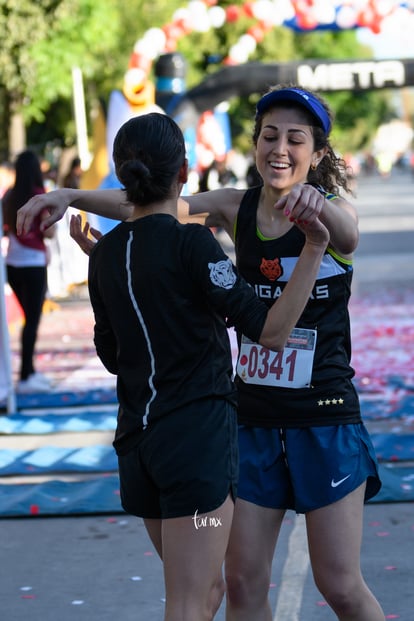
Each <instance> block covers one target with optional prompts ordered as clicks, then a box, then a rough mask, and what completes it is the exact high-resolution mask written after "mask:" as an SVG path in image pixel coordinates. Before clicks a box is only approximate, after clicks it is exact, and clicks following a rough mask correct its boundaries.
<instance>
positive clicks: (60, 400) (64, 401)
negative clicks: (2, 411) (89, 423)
mask: <svg viewBox="0 0 414 621" xmlns="http://www.w3.org/2000/svg"><path fill="white" fill-rule="evenodd" d="M117 402H118V401H117V397H116V389H115V388H105V389H96V388H95V389H92V390H86V389H85V390H77V391H70V390H68V391H63V392H49V393H37V394H31V395H16V407H17V409H18V410H26V409H31V408H56V407H69V406H75V405H76V406H88V405H94V404H104V403H117Z"/></svg>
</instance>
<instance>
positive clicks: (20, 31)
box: [0, 0, 119, 155]
mask: <svg viewBox="0 0 414 621" xmlns="http://www.w3.org/2000/svg"><path fill="white" fill-rule="evenodd" d="M0 7H1V9H0V38H1V41H2V45H1V48H0V92H1V95H2V114H3V118H5V120H6V121H7V120H8V122H6V123H5V125H3V135H2V136H1V146H2V149H3V150H4V151H9V152H10V154H11V155H14V154H16V153H17V152H18V151H20V150H21V149H22V148H24V147H25V143H26V126H27V125H28V124H29V123H30V122H31V121H33V120H35V121H38V122H42V121H43V120H44V119H45V116H46V114H47V111H48V109H49V108H50V107H51V106H52V105H53V104H54V103H55V102H56V101H58V100H59V98H64V99H67V100H70V98H71V95H72V67H73V66H77V65H78V64H79V63H80V59H81V60H82V71H83V72H84V75H85V76H86V78H91V77H93V76H94V74H95V73H96V72H97V71H98V70H99V71H101V72H103V73H105V70H106V69H105V67H107V66H108V65H110V64H111V57H112V56H113V50H114V48H115V47H116V43H117V41H118V33H119V21H118V13H117V11H116V10H114V9H113V8H112V3H109V2H108V3H102V2H95V0H36V2H32V0H0ZM106 61H107V62H106Z"/></svg>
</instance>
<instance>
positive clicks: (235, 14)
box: [226, 4, 240, 22]
mask: <svg viewBox="0 0 414 621" xmlns="http://www.w3.org/2000/svg"><path fill="white" fill-rule="evenodd" d="M239 16H240V7H239V6H236V5H235V4H230V5H229V6H228V7H227V8H226V20H227V21H228V22H236V21H237V20H238V19H239Z"/></svg>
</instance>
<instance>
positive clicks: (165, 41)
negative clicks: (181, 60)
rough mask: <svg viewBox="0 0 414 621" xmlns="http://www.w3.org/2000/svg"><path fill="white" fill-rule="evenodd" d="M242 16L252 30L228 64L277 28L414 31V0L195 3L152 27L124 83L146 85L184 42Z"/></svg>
mask: <svg viewBox="0 0 414 621" xmlns="http://www.w3.org/2000/svg"><path fill="white" fill-rule="evenodd" d="M241 17H243V18H246V17H247V18H250V19H251V20H252V25H251V26H250V27H249V28H248V29H247V31H246V32H245V33H244V34H243V35H241V37H240V38H239V40H238V41H237V42H236V43H235V44H234V45H233V46H232V47H231V48H230V49H229V52H228V55H227V56H226V57H225V58H224V59H223V61H222V62H223V64H224V65H238V64H242V63H245V62H247V61H248V59H249V57H250V56H251V55H252V54H253V53H254V51H255V50H256V46H257V44H258V43H259V42H261V41H262V40H263V38H264V37H265V36H266V33H267V32H269V31H270V30H272V29H273V28H274V27H276V26H285V27H288V28H291V29H293V30H295V31H297V32H310V31H313V30H350V29H354V28H369V29H370V30H371V31H372V32H374V33H376V34H377V33H379V32H381V30H382V29H383V28H384V27H388V26H397V25H398V24H402V23H404V24H406V23H407V20H410V21H412V23H413V28H414V0H411V1H408V2H397V1H395V0H345V1H344V2H340V1H339V0H256V1H255V2H254V1H250V2H245V3H243V4H240V5H236V4H232V5H229V6H226V7H221V6H219V5H218V3H217V0H191V1H190V2H189V3H188V4H187V5H186V6H185V7H182V8H180V9H178V10H177V11H175V13H174V14H173V17H172V19H171V21H170V22H168V23H166V24H165V25H164V26H162V27H161V28H150V29H149V30H147V31H146V33H145V34H144V35H143V37H142V38H141V39H139V40H138V41H137V42H136V43H135V45H134V49H133V52H132V54H131V56H130V59H129V67H128V71H127V72H126V75H125V82H126V83H128V82H129V83H135V84H136V83H137V81H138V82H139V81H140V79H141V80H142V79H143V78H144V76H147V75H148V73H149V71H150V70H151V67H152V62H153V61H154V60H155V59H156V58H158V57H159V56H160V55H161V54H166V53H169V52H174V51H175V50H176V48H177V43H178V41H179V40H180V39H181V38H182V37H184V36H186V35H188V34H190V33H192V32H207V31H209V30H210V29H212V28H213V29H219V28H221V27H222V26H223V25H224V24H226V23H234V22H237V21H238V20H239V19H240V18H241ZM139 76H141V78H140V77H139Z"/></svg>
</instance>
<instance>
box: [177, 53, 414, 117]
mask: <svg viewBox="0 0 414 621" xmlns="http://www.w3.org/2000/svg"><path fill="white" fill-rule="evenodd" d="M292 82H293V83H295V84H298V85H300V86H303V87H304V88H309V89H311V90H314V91H321V92H329V91H330V92H334V91H353V92H355V93H357V92H361V91H368V90H376V89H386V88H403V87H405V86H414V59H395V60H394V59H390V60H341V61H337V60H335V61H327V60H325V59H323V60H322V59H320V60H303V61H298V62H292V63H284V64H279V63H260V62H248V63H245V64H242V65H235V66H226V67H224V68H223V69H220V70H219V71H217V72H216V73H212V74H210V75H208V76H207V77H206V78H205V79H204V80H203V81H202V82H201V83H200V84H198V85H197V86H195V87H194V88H192V89H189V90H188V91H186V92H185V93H183V94H182V95H181V96H178V97H174V98H172V99H171V101H170V104H169V105H167V107H166V112H167V114H170V115H171V116H172V117H174V118H175V119H176V120H177V121H178V122H179V123H181V124H182V126H184V127H185V126H186V125H187V124H188V125H190V124H191V123H192V122H194V118H196V117H197V115H199V114H201V113H203V112H205V111H206V110H212V109H213V108H214V107H215V106H216V105H218V104H219V103H221V102H223V101H228V100H229V99H231V98H232V97H248V96H249V95H251V94H252V93H259V94H263V93H265V92H266V91H267V90H268V88H269V87H270V86H272V85H274V84H286V83H292Z"/></svg>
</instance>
